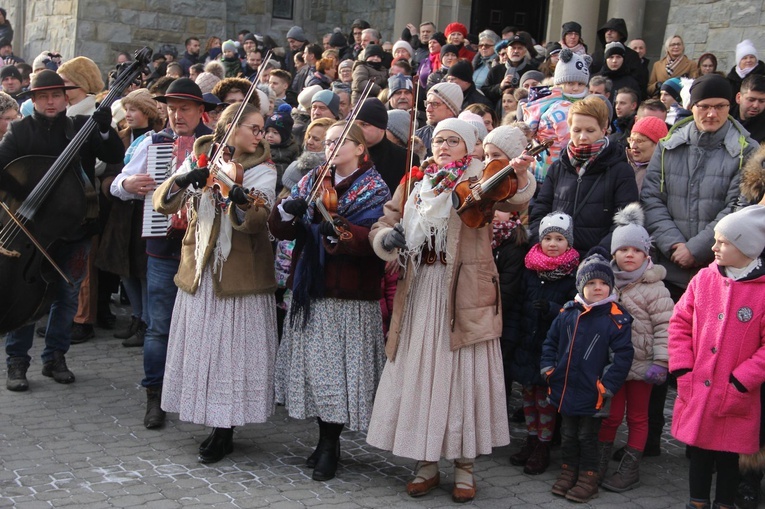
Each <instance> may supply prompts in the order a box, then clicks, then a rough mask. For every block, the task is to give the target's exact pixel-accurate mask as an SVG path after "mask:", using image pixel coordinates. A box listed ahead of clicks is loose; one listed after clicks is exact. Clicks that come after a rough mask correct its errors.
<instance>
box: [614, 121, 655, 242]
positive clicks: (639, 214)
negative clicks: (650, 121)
mask: <svg viewBox="0 0 765 509" xmlns="http://www.w3.org/2000/svg"><path fill="white" fill-rule="evenodd" d="M649 118H656V117H649ZM657 120H659V119H657ZM659 121H660V122H661V120H659ZM614 223H616V229H615V230H614V233H613V235H612V236H611V254H614V253H616V252H617V251H618V250H619V249H621V248H623V247H634V248H635V249H639V250H641V251H642V252H644V253H645V254H646V256H648V254H649V252H650V251H651V236H650V235H648V232H647V231H646V229H645V228H644V227H643V224H645V214H644V213H643V209H642V208H641V207H640V204H639V203H637V202H636V203H630V204H629V205H627V206H626V207H624V208H623V209H622V210H620V211H619V212H617V213H616V214H615V215H614Z"/></svg>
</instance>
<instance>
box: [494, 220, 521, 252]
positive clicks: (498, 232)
mask: <svg viewBox="0 0 765 509" xmlns="http://www.w3.org/2000/svg"><path fill="white" fill-rule="evenodd" d="M519 226H521V221H520V220H513V219H511V220H509V221H493V222H492V223H491V227H492V231H493V234H494V236H493V238H492V239H491V248H492V250H493V249H497V248H498V247H499V246H501V245H502V243H503V242H505V241H506V240H507V239H509V238H510V237H512V236H513V233H515V230H516V228H518V227H519Z"/></svg>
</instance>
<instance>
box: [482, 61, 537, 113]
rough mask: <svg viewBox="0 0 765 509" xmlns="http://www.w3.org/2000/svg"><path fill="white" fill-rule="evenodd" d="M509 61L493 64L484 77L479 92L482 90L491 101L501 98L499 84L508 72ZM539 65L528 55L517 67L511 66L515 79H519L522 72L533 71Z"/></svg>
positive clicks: (495, 101)
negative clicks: (502, 63) (503, 63)
mask: <svg viewBox="0 0 765 509" xmlns="http://www.w3.org/2000/svg"><path fill="white" fill-rule="evenodd" d="M509 63H510V62H509V61H508V62H507V63H505V65H495V66H494V67H492V68H491V69H490V70H489V76H488V77H487V78H486V83H484V85H483V86H482V87H481V92H483V95H485V96H486V97H488V98H489V100H490V101H492V102H493V103H497V102H498V101H500V100H501V99H502V91H503V89H502V88H501V86H500V84H501V83H502V80H504V79H505V76H506V75H507V72H508V70H509V69H508V67H507V66H508V64H509ZM538 67H539V64H537V63H536V62H535V61H534V60H532V59H531V58H530V57H529V56H528V55H527V56H526V58H524V59H523V61H522V62H521V63H520V64H519V66H518V67H515V68H513V69H514V72H515V75H516V77H517V79H519V80H520V79H521V78H522V77H523V73H525V72H527V71H535V70H537V68H538Z"/></svg>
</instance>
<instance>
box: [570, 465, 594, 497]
mask: <svg viewBox="0 0 765 509" xmlns="http://www.w3.org/2000/svg"><path fill="white" fill-rule="evenodd" d="M597 496H598V473H597V472H595V471H594V470H587V471H586V472H579V478H578V479H577V480H576V485H575V486H574V487H573V488H571V489H570V490H568V493H566V499H567V500H571V501H572V502H579V503H582V504H583V503H585V502H589V501H590V500H592V499H593V498H596V497H597Z"/></svg>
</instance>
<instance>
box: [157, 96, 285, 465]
mask: <svg viewBox="0 0 765 509" xmlns="http://www.w3.org/2000/svg"><path fill="white" fill-rule="evenodd" d="M239 107H240V104H232V105H231V106H229V107H228V108H226V109H225V110H224V111H223V113H222V114H221V117H220V120H219V121H218V125H217V127H216V130H215V133H214V134H213V135H207V136H201V137H199V138H198V139H197V140H196V142H195V143H194V155H192V156H190V157H189V159H187V160H186V162H185V163H184V166H185V168H183V167H182V168H181V169H180V170H179V172H178V173H176V174H175V175H173V176H172V177H170V178H168V179H167V180H166V181H165V182H164V183H163V184H162V185H161V186H160V187H159V188H158V189H157V191H156V192H155V194H154V206H155V208H156V210H157V211H159V212H162V213H164V214H171V213H175V212H177V211H178V210H180V208H181V206H182V205H183V203H184V202H188V206H189V208H190V211H189V225H188V229H187V231H186V235H185V237H184V239H183V248H182V251H181V264H180V267H179V269H178V274H177V275H176V276H175V283H176V284H177V285H178V297H177V298H176V300H175V308H174V309H173V318H172V323H171V326H170V338H169V341H168V350H167V363H166V366H165V378H164V386H163V391H162V409H163V410H165V411H168V412H178V413H179V414H180V419H181V420H183V421H190V422H194V423H196V424H204V425H206V426H211V427H213V430H212V433H211V434H210V436H209V437H208V438H207V439H206V440H205V441H204V442H202V444H201V445H200V447H199V461H200V462H202V463H213V462H216V461H219V460H220V459H222V458H223V457H224V456H225V455H226V454H228V453H231V452H232V450H233V443H232V442H233V431H234V430H233V428H234V426H242V425H244V424H246V423H250V422H265V421H266V419H267V418H268V417H269V416H270V415H271V414H272V413H273V411H274V398H273V393H274V387H273V378H274V377H273V375H274V361H275V358H276V348H277V336H276V313H275V302H274V291H275V290H276V280H275V278H274V270H273V267H274V258H273V251H272V249H271V243H270V242H269V238H268V231H267V229H266V220H267V218H268V213H269V211H270V207H271V206H272V204H273V203H274V201H275V196H274V187H275V185H276V169H275V168H274V166H273V164H271V163H270V155H269V150H268V144H267V143H265V142H264V141H263V124H264V121H263V115H261V114H260V112H259V110H258V108H257V107H255V106H253V105H251V104H247V105H244V106H243V107H242V108H243V110H242V115H241V117H240V119H239V121H238V122H237V124H236V127H235V128H234V129H233V130H232V131H231V136H230V139H229V140H228V144H229V145H231V146H232V147H233V149H234V151H233V153H234V156H235V161H236V162H238V163H239V164H241V165H242V167H243V169H244V179H243V180H244V181H243V182H242V183H240V184H239V185H235V186H233V187H231V188H230V191H229V193H228V199H224V198H223V197H222V196H221V194H220V193H219V192H218V191H217V190H215V189H214V188H212V187H207V186H205V187H202V186H204V184H205V182H206V180H207V178H208V175H209V173H210V172H211V171H213V172H215V171H216V168H215V167H214V166H212V165H211V168H210V169H208V168H206V167H202V168H199V167H198V164H199V162H200V156H201V155H202V154H209V153H210V152H211V146H212V144H213V143H222V142H224V137H225V132H226V129H227V128H228V127H229V126H230V125H231V123H232V120H233V119H234V117H235V116H236V113H237V109H238V108H239ZM190 183H194V184H195V186H199V187H200V189H198V190H195V189H194V188H191V187H188V186H189V184H190ZM183 188H186V189H187V190H186V191H185V192H184V191H183ZM245 188H246V189H248V190H250V193H257V195H258V196H261V197H264V200H265V202H266V203H265V204H264V205H260V204H258V205H253V204H251V203H250V200H249V199H248V196H247V192H246V191H245Z"/></svg>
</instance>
